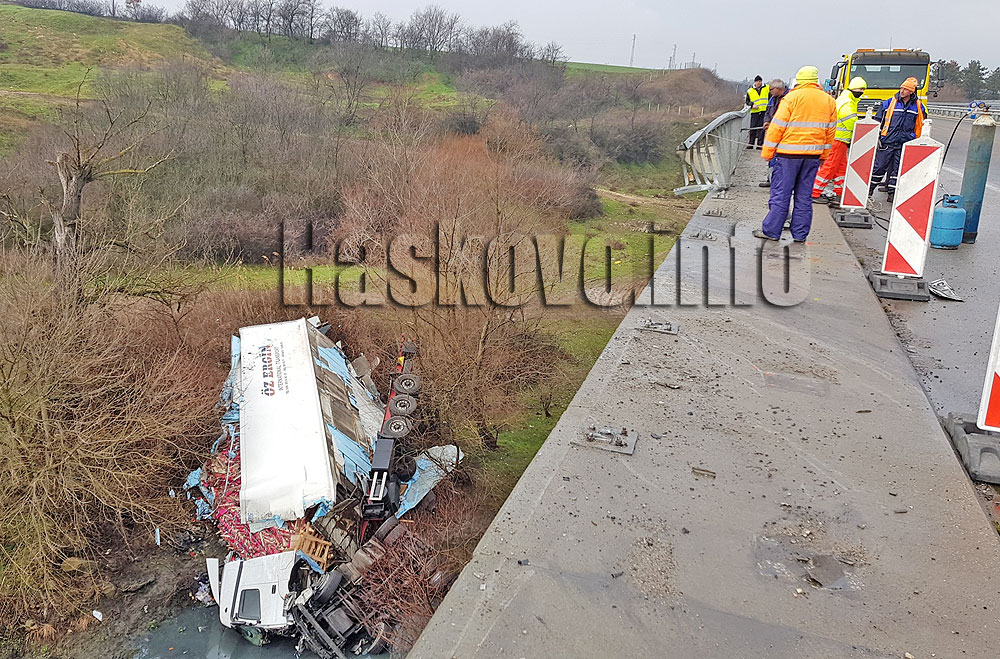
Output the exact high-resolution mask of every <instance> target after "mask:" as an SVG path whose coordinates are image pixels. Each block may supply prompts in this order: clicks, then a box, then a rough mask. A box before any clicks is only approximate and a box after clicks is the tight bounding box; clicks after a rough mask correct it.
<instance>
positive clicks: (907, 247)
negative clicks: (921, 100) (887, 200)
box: [882, 137, 944, 278]
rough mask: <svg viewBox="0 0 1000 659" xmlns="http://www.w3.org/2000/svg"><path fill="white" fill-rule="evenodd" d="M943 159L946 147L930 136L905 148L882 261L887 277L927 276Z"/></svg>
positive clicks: (900, 160)
mask: <svg viewBox="0 0 1000 659" xmlns="http://www.w3.org/2000/svg"><path fill="white" fill-rule="evenodd" d="M943 156H944V145H943V144H941V143H940V142H938V141H936V140H933V139H931V138H929V137H918V138H917V139H915V140H911V141H909V142H907V143H906V144H904V145H903V153H902V155H901V157H900V159H899V176H898V179H897V182H896V196H895V198H894V202H893V205H892V215H891V216H890V218H889V232H888V235H887V236H886V241H885V253H884V256H883V258H882V273H883V274H887V275H897V276H900V277H915V278H920V277H922V276H923V274H924V262H925V261H926V259H927V241H928V237H929V235H930V230H931V215H932V213H933V211H934V199H935V196H936V194H937V183H938V175H939V174H940V172H941V163H942V159H943Z"/></svg>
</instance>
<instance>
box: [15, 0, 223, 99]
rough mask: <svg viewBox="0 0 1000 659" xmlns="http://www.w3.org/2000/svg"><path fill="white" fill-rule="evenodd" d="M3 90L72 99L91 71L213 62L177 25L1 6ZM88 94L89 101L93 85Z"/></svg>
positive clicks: (91, 77)
mask: <svg viewBox="0 0 1000 659" xmlns="http://www.w3.org/2000/svg"><path fill="white" fill-rule="evenodd" d="M0 41H3V42H4V43H6V44H7V48H6V50H3V51H0V88H3V89H7V90H16V91H27V92H37V93H41V94H55V95H60V96H72V95H75V94H76V89H77V86H78V85H79V83H80V81H82V80H83V79H84V75H85V74H86V73H87V71H88V70H90V74H89V76H88V77H89V78H90V79H91V80H93V78H95V77H96V76H97V73H98V72H99V70H100V69H101V68H103V67H117V66H140V67H145V66H153V65H156V64H158V63H161V62H163V61H166V60H168V59H174V58H180V57H194V58H198V59H205V60H209V59H210V55H209V54H208V52H207V51H206V50H205V49H204V48H203V47H202V46H201V45H200V44H199V43H198V42H197V41H195V40H194V39H192V38H191V37H189V36H188V35H187V33H186V32H185V31H184V30H183V28H181V27H179V26H177V25H161V24H148V23H134V22H132V21H121V20H114V19H110V18H96V17H93V16H84V15H83V14H76V13H73V12H68V11H52V10H44V9H28V8H26V7H19V6H15V5H5V4H0ZM84 94H85V95H87V96H89V95H90V89H89V85H88V86H87V87H85V89H84Z"/></svg>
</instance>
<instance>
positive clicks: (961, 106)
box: [927, 103, 1000, 121]
mask: <svg viewBox="0 0 1000 659" xmlns="http://www.w3.org/2000/svg"><path fill="white" fill-rule="evenodd" d="M990 105H991V106H994V107H995V106H996V105H995V104H992V103H991V104H990ZM997 105H1000V104H997ZM927 114H928V115H931V116H934V117H955V118H961V117H967V116H968V115H969V104H968V103H928V104H927ZM982 114H985V113H982V112H980V113H979V115H982ZM990 114H992V115H993V119H995V120H996V121H1000V112H996V111H991V112H990Z"/></svg>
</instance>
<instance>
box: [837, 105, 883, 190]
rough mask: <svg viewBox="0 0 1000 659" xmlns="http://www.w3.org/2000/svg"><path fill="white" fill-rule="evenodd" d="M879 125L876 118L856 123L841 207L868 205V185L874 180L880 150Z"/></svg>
mask: <svg viewBox="0 0 1000 659" xmlns="http://www.w3.org/2000/svg"><path fill="white" fill-rule="evenodd" d="M878 127H879V122H877V121H875V120H874V119H868V118H865V119H858V120H857V121H856V122H855V123H854V135H853V137H851V148H850V149H848V151H847V174H846V175H845V176H844V191H843V192H842V193H841V195H840V207H841V208H864V207H865V206H867V205H868V186H869V184H871V182H872V169H874V167H875V151H876V150H878Z"/></svg>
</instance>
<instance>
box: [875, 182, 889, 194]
mask: <svg viewBox="0 0 1000 659" xmlns="http://www.w3.org/2000/svg"><path fill="white" fill-rule="evenodd" d="M878 191H879V192H888V191H889V186H888V185H886V184H885V183H883V184H882V185H880V186H878Z"/></svg>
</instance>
